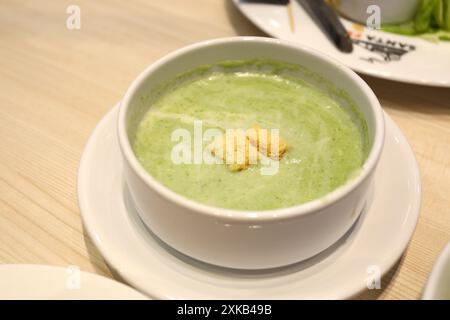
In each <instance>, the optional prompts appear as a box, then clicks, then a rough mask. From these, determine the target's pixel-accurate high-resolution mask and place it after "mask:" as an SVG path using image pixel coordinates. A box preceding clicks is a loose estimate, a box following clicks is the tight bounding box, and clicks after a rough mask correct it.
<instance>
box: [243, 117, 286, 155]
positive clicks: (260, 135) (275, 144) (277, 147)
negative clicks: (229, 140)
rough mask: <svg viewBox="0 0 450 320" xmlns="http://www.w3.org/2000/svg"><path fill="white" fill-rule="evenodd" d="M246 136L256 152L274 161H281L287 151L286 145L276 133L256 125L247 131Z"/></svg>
mask: <svg viewBox="0 0 450 320" xmlns="http://www.w3.org/2000/svg"><path fill="white" fill-rule="evenodd" d="M246 136H247V138H248V140H249V141H250V143H251V144H252V145H253V146H255V147H256V149H257V150H258V152H260V153H261V154H263V155H265V156H266V157H270V158H272V159H274V160H279V159H281V157H282V156H283V155H284V153H285V152H286V150H287V143H286V141H285V140H284V139H283V138H282V137H281V136H280V135H279V133H278V131H274V130H267V129H264V128H261V127H260V126H259V125H258V124H255V125H254V126H253V127H251V128H249V129H247V131H246ZM272 148H273V150H272Z"/></svg>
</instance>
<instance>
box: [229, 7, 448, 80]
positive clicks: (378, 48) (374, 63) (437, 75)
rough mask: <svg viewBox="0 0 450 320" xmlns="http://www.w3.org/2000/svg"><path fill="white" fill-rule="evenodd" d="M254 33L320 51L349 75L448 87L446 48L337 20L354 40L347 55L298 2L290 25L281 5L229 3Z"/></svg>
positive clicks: (285, 11) (414, 38)
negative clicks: (350, 72)
mask: <svg viewBox="0 0 450 320" xmlns="http://www.w3.org/2000/svg"><path fill="white" fill-rule="evenodd" d="M232 1H233V3H234V4H235V5H236V6H237V7H238V8H239V10H240V11H241V12H242V13H243V14H244V15H245V16H246V17H247V18H248V19H250V20H251V21H252V22H253V23H254V24H255V25H256V26H257V27H259V28H260V29H261V30H263V31H264V32H266V33H267V34H269V35H270V36H272V37H276V38H280V39H284V40H289V41H294V42H297V43H299V44H302V45H307V46H309V47H312V48H314V49H316V50H319V51H322V52H324V53H326V54H328V55H329V56H331V57H333V58H335V59H336V60H338V61H340V62H342V63H343V64H345V65H347V66H348V67H350V68H352V69H353V70H355V71H357V72H360V73H364V74H367V75H371V76H375V77H379V78H384V79H389V80H395V81H401V82H407V83H413V84H421V85H429V86H440V87H450V42H443V41H441V42H439V43H433V42H430V41H427V40H424V39H421V38H416V37H407V36H401V35H397V34H391V33H386V32H382V31H377V30H368V29H367V28H365V27H363V26H361V25H359V24H355V23H353V22H351V21H349V20H346V19H343V18H341V21H342V22H343V24H344V26H345V27H346V29H347V30H348V31H349V32H350V36H351V38H352V39H353V43H354V50H353V53H351V54H346V53H342V52H340V51H339V50H338V49H336V47H335V46H334V45H333V44H332V42H330V41H329V40H328V38H327V37H326V36H325V35H324V34H323V32H322V31H321V30H320V29H319V27H318V26H317V25H316V24H315V23H314V21H313V20H312V19H311V17H310V16H309V15H308V14H307V13H306V12H305V10H304V9H303V7H302V6H301V5H300V4H299V3H298V1H292V5H291V8H290V10H291V12H292V17H293V23H291V22H290V19H289V9H288V6H286V5H273V4H262V3H254V2H246V1H243V0H232Z"/></svg>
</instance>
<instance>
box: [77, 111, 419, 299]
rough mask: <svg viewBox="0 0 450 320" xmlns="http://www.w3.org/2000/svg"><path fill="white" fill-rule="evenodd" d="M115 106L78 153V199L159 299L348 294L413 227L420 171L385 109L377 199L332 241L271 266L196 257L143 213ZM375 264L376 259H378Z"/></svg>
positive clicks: (93, 233)
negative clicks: (228, 264)
mask: <svg viewBox="0 0 450 320" xmlns="http://www.w3.org/2000/svg"><path fill="white" fill-rule="evenodd" d="M117 110H118V108H117V106H116V107H115V108H114V109H113V110H112V111H111V112H109V113H108V115H106V116H105V117H104V118H103V120H102V121H101V122H100V123H99V125H98V126H97V128H96V129H95V131H94V133H93V134H92V136H91V137H90V139H89V142H88V144H87V146H86V149H85V151H84V154H83V157H82V159H81V164H80V169H79V175H78V199H79V205H80V209H81V214H82V218H83V221H84V225H85V228H86V230H87V232H88V234H89V236H90V237H91V238H92V240H93V241H94V242H95V245H96V246H97V248H98V249H99V250H100V251H101V253H102V254H103V256H104V257H105V259H106V261H107V262H108V264H109V265H110V266H111V267H112V268H114V269H115V270H116V271H117V272H118V273H119V274H120V275H121V276H122V277H123V278H124V279H125V280H126V281H128V282H129V283H130V284H131V285H132V286H134V287H136V288H138V289H139V290H140V291H142V292H145V293H147V294H148V295H149V296H151V297H154V298H162V299H313V298H322V299H343V298H349V297H351V296H353V295H355V294H357V293H359V292H360V291H362V290H364V289H365V288H366V285H367V281H368V279H370V277H371V276H373V272H374V271H375V272H378V271H379V272H380V273H382V274H384V273H385V272H387V271H388V270H389V269H390V268H391V267H392V266H393V265H394V263H395V262H396V261H397V260H398V259H399V258H400V256H401V254H402V253H403V251H404V250H405V248H406V246H407V245H408V242H409V240H410V238H411V236H412V234H413V231H414V229H415V226H416V223H417V220H418V216H419V210H420V199H421V187H420V177H419V169H418V166H417V162H416V160H415V157H414V154H413V152H412V150H411V148H410V146H409V144H408V142H407V141H406V139H405V137H404V136H403V134H402V133H401V131H400V130H399V129H398V127H397V126H396V125H395V124H394V123H393V122H392V120H391V119H390V118H389V116H387V115H386V144H385V149H384V152H383V155H382V158H381V161H380V164H379V167H378V169H377V173H376V176H375V183H374V186H373V193H372V195H373V196H372V200H371V201H369V202H370V203H368V205H367V208H366V210H365V212H363V214H362V216H361V218H360V219H359V220H358V222H357V224H356V225H355V226H354V227H353V229H352V230H351V231H350V232H349V233H348V235H347V236H346V237H344V238H343V239H341V240H340V241H339V242H338V243H337V244H336V245H334V246H333V247H332V248H330V249H328V250H326V252H324V253H321V254H319V255H318V256H316V257H314V258H312V259H309V260H307V261H304V262H301V263H298V264H296V265H292V266H289V267H285V268H280V269H276V270H269V271H241V270H230V269H223V268H219V267H215V266H210V265H206V264H204V263H201V262H198V261H194V260H192V259H190V258H188V257H186V256H183V255H181V254H179V253H177V252H174V251H173V250H171V249H170V248H167V247H166V246H165V245H164V244H162V243H161V242H160V241H159V240H157V239H156V238H155V237H154V236H152V234H151V233H150V232H149V230H148V229H146V227H145V226H144V225H143V223H142V222H141V220H140V219H139V218H138V215H137V213H136V211H135V210H134V208H133V206H132V204H131V202H130V201H129V195H128V194H127V189H126V186H125V183H124V180H123V176H122V159H121V155H120V152H119V145H118V141H117V133H116V124H117ZM374 266H375V267H374Z"/></svg>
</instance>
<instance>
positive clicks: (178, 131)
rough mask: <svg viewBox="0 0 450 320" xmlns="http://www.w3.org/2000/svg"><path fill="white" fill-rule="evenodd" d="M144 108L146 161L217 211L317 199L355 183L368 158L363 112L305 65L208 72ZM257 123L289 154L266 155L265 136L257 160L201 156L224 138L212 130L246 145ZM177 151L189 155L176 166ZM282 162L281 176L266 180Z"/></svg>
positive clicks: (138, 147) (181, 79)
mask: <svg viewBox="0 0 450 320" xmlns="http://www.w3.org/2000/svg"><path fill="white" fill-rule="evenodd" d="M146 103H147V104H148V107H149V109H148V111H147V112H146V113H145V115H144V116H143V117H142V120H140V122H139V124H138V126H137V128H136V129H135V130H134V132H133V136H132V147H133V150H134V152H135V154H136V156H137V158H138V160H139V161H140V163H141V164H142V166H143V167H144V168H145V169H146V170H147V171H148V173H149V174H150V175H151V176H153V177H154V178H155V179H156V180H158V181H159V182H161V183H162V184H163V185H165V186H166V187H168V188H169V189H171V190H173V191H174V192H176V193H178V194H180V195H182V196H184V197H186V198H189V199H191V200H195V201H198V202H200V203H203V204H207V205H211V206H215V207H221V208H228V209H238V210H270V209H277V208H283V207H289V206H294V205H299V204H301V203H304V202H307V201H310V200H314V199H317V198H319V197H321V196H323V195H325V194H327V193H329V192H331V191H333V190H334V189H336V188H337V187H339V186H341V185H343V184H344V183H345V182H346V181H348V180H349V179H351V178H352V177H354V176H355V175H356V174H357V173H358V172H359V171H360V168H361V166H362V164H363V163H364V161H365V159H366V157H367V153H368V148H369V146H368V145H369V143H368V134H367V127H366V123H365V121H364V119H363V118H362V116H361V115H360V113H359V111H358V108H357V106H354V104H353V102H352V100H351V99H350V98H349V97H348V95H347V94H346V93H345V92H342V91H340V90H338V89H335V87H334V86H333V85H332V84H330V83H329V82H327V80H326V79H322V78H320V77H319V76H317V75H315V74H313V73H311V72H309V71H308V69H306V68H304V67H302V66H298V65H293V64H288V63H282V62H275V61H269V60H245V61H222V62H218V63H216V64H213V65H205V66H201V67H199V68H196V69H194V70H191V71H189V72H186V73H183V74H181V75H179V76H177V77H176V78H175V79H173V80H171V81H170V82H167V83H164V84H163V85H161V86H160V87H159V88H158V89H154V90H152V92H149V98H148V99H147V102H146ZM255 126H257V128H266V129H267V132H269V131H270V130H272V129H276V130H277V132H278V133H279V137H280V138H279V141H282V148H283V150H280V152H279V154H276V155H279V156H278V157H275V159H272V158H273V157H272V155H273V154H272V155H271V154H270V153H267V152H266V153H265V154H264V153H262V150H264V147H265V146H264V145H263V143H266V147H267V141H266V142H264V141H263V140H261V136H259V138H260V140H259V142H258V141H257V143H256V144H254V146H255V147H256V149H257V152H260V153H261V154H260V156H258V159H260V160H258V161H257V162H255V163H244V165H242V166H233V164H231V165H230V164H229V163H226V162H225V161H222V162H221V163H220V161H217V162H214V163H211V162H207V161H203V159H202V158H201V157H202V156H204V157H206V155H208V152H211V150H210V149H208V148H210V146H211V144H212V143H214V142H215V141H216V142H217V141H218V140H217V139H219V138H220V137H219V136H214V137H212V138H211V137H207V134H206V132H207V131H208V130H210V129H211V130H212V129H214V130H215V131H217V132H218V133H224V134H225V133H226V132H227V131H228V130H230V129H233V130H240V132H242V136H244V139H246V138H245V135H246V133H245V132H247V131H246V130H248V129H249V128H254V127H255ZM236 132H237V131H236ZM247 138H248V136H247ZM186 139H188V140H189V141H186ZM224 141H225V140H224ZM246 141H247V142H248V141H250V142H251V141H252V140H251V139H247V140H246ZM273 141H274V140H273ZM253 142H254V141H253ZM248 145H250V146H252V145H251V144H248ZM181 147H184V148H185V150H184V152H181V153H180V150H181ZM199 149H201V150H202V151H201V152H202V153H201V154H200V158H198V157H197V158H196V155H197V156H198V154H199V153H198V151H199ZM213 151H214V150H213ZM174 152H175V153H177V154H178V153H180V154H182V157H183V158H182V161H181V162H180V161H174ZM236 152H237V151H236ZM211 153H212V154H213V155H212V156H211V157H212V158H213V159H214V152H211ZM262 159H265V161H262ZM216 160H217V159H216ZM219 160H222V159H219ZM244 161H245V156H244ZM274 164H276V166H273V168H275V169H276V170H273V171H272V172H271V173H270V174H264V173H263V170H262V169H264V168H266V169H267V168H268V167H269V166H271V165H274Z"/></svg>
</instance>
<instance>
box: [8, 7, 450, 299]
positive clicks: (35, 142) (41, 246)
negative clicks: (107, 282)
mask: <svg viewBox="0 0 450 320" xmlns="http://www.w3.org/2000/svg"><path fill="white" fill-rule="evenodd" d="M74 3H76V4H77V5H79V6H80V8H81V17H82V25H81V30H73V31H70V30H68V29H67V28H66V25H65V23H66V18H67V14H66V8H67V6H68V5H69V4H74ZM0 35H1V39H2V41H0V263H38V264H51V265H60V266H68V265H77V266H79V267H80V268H81V269H83V270H87V271H92V272H96V273H99V274H103V275H107V276H112V275H111V272H110V271H109V269H108V267H107V266H106V265H105V262H104V260H103V259H102V257H101V255H100V254H99V252H98V251H97V250H96V249H95V248H94V246H93V245H92V242H91V241H90V240H89V238H88V237H87V236H86V235H85V234H84V233H83V227H82V223H81V219H80V214H79V209H78V205H77V196H76V177H77V169H78V165H79V160H80V156H81V153H82V151H83V148H84V145H85V143H86V141H87V138H88V137H89V135H90V133H91V132H92V130H93V128H94V127H95V125H96V124H97V122H98V121H99V120H100V119H101V117H102V116H103V115H104V114H105V113H106V112H107V111H108V110H109V109H110V108H111V107H112V106H113V105H114V104H115V103H116V102H117V101H118V100H119V99H120V98H121V96H122V95H123V93H124V92H125V90H126V89H127V86H128V84H129V83H130V82H131V81H132V80H133V79H134V78H135V76H136V75H137V74H138V73H139V72H140V71H141V70H143V68H144V67H146V66H147V65H148V64H150V63H152V62H153V61H155V60H156V59H157V58H159V57H161V56H163V55H164V54H166V53H168V52H170V51H171V50H174V49H177V48H179V47H182V46H184V45H187V44H189V43H193V42H196V41H199V40H204V39H210V38H217V37H224V36H231V35H263V34H262V33H261V32H260V31H258V30H257V29H256V28H255V27H254V26H253V25H251V24H250V23H249V22H247V20H246V19H245V18H244V17H243V16H242V15H241V14H240V13H239V12H237V11H236V9H234V8H233V6H232V5H231V4H230V3H229V1H225V0H217V1H213V0H196V1H187V0H184V1H181V0H177V1H174V0H171V1H162V0H159V1H156V0H152V1H148V0H140V1H117V0H116V1H112V0H108V1H102V0H96V1H92V0H77V1H76V2H72V1H50V0H49V1H44V0H41V1H31V0H30V1H18V0H8V1H6V0H3V1H1V2H0ZM449 76H450V72H449ZM365 79H366V81H367V82H368V83H369V85H370V86H371V87H372V88H373V90H374V91H375V93H376V94H377V95H378V97H379V98H380V100H381V102H382V104H383V106H384V108H385V110H386V111H387V112H388V113H389V114H390V115H391V116H392V118H393V119H394V120H395V122H396V123H397V124H398V125H399V126H400V128H401V129H402V130H403V132H404V133H405V135H406V136H407V138H408V139H409V141H410V143H411V145H412V148H413V149H414V151H415V153H416V156H417V159H418V161H419V164H420V168H421V175H422V182H423V203H422V211H421V217H420V221H419V224H418V226H417V229H416V232H415V234H414V237H413V239H412V241H411V243H410V245H409V247H408V249H407V251H406V253H405V255H404V256H403V257H402V259H401V260H400V261H399V263H398V264H397V265H396V267H395V268H394V269H392V270H391V271H390V272H389V274H388V275H387V276H386V277H385V278H384V281H383V290H381V291H371V292H367V293H364V294H362V295H361V296H359V298H381V299H417V298H420V295H421V291H422V289H423V286H424V283H425V281H426V279H427V276H428V274H429V271H430V270H431V267H432V265H433V263H434V261H435V259H436V257H437V255H438V254H439V252H440V251H441V249H442V248H443V246H444V245H445V244H446V243H447V241H449V239H450V89H439V88H427V87H420V86H413V85H407V84H400V83H394V82H389V81H384V80H379V79H375V78H370V77H365ZM330 290H332V288H330Z"/></svg>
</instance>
